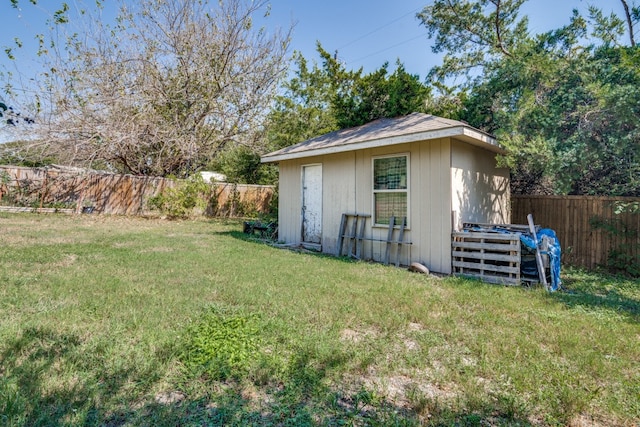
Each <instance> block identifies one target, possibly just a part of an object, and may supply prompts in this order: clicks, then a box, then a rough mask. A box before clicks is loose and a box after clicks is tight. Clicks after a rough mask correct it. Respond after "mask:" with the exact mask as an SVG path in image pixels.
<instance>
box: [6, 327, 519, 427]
mask: <svg viewBox="0 0 640 427" xmlns="http://www.w3.org/2000/svg"><path fill="white" fill-rule="evenodd" d="M2 348H3V350H2V353H0V425H3V426H5V425H6V426H62V425H85V426H123V425H134V426H137V425H140V426H142V425H145V426H148V425H154V426H177V425H180V426H189V425H194V426H195V425H198V426H199V425H213V426H223V425H224V426H245V425H259V426H312V425H323V426H338V425H371V426H376V425H379V426H386V425H396V426H417V425H423V424H429V425H478V426H479V425H487V423H490V424H491V425H513V424H514V423H517V424H518V425H521V426H527V425H529V424H528V423H527V422H526V421H525V420H524V419H523V418H522V417H518V416H516V415H513V414H507V415H505V411H504V410H503V411H500V410H496V409H494V408H490V407H483V408H482V410H481V411H480V412H478V413H477V414H474V413H472V414H465V413H454V412H451V411H449V410H447V409H443V408H442V407H441V406H438V404H437V402H434V401H419V402H415V403H416V405H417V407H416V408H411V407H407V405H401V406H399V405H397V404H395V403H394V402H392V401H390V400H388V399H386V398H384V397H380V396H376V395H375V393H372V392H370V391H367V390H365V389H364V388H359V389H355V390H352V391H348V390H351V389H352V388H353V387H354V385H352V384H346V385H344V386H342V387H341V389H344V390H346V391H342V390H341V391H336V390H335V388H332V387H330V386H329V385H327V384H328V381H327V379H328V376H329V374H330V373H331V372H332V371H334V370H335V369H338V370H339V368H340V366H342V365H343V364H345V363H346V362H347V360H346V359H345V358H346V357H347V355H346V354H337V355H336V354H326V355H324V356H323V355H320V354H317V353H315V352H313V351H309V350H304V349H301V350H299V351H298V352H297V353H296V355H295V356H293V358H292V359H291V362H290V366H289V367H288V368H287V369H286V373H280V374H276V373H273V372H270V373H266V374H265V376H264V378H262V380H258V381H256V379H255V378H254V379H253V381H249V380H248V379H246V378H245V379H244V380H241V381H227V382H223V383H221V382H215V381H210V380H206V379H192V380H193V381H204V384H205V387H204V388H205V389H207V390H209V391H208V392H206V393H200V395H204V397H202V398H190V397H188V396H187V395H186V394H184V393H182V392H175V393H174V396H177V397H175V398H165V399H162V398H158V396H155V397H153V396H151V395H150V393H151V388H152V386H153V384H155V383H156V382H157V381H159V380H160V375H159V372H158V371H159V370H160V369H158V368H147V369H139V368H138V367H135V366H132V365H133V364H132V363H131V364H129V365H128V364H127V363H123V366H122V367H119V368H109V367H105V366H103V365H102V366H101V365H99V364H97V363H91V364H89V365H87V363H86V360H85V359H91V360H94V359H95V358H96V357H97V355H96V354H94V352H93V351H89V352H87V350H83V343H82V340H81V338H80V337H78V336H76V335H72V334H61V333H57V332H55V331H52V330H46V329H37V328H31V329H27V330H25V331H24V333H23V334H22V335H21V336H19V337H16V338H15V339H14V340H12V341H11V342H7V343H5V345H3V346H2ZM163 351H164V350H163ZM87 353H90V354H87ZM150 357H154V355H150ZM155 357H157V356H155ZM69 365H70V366H72V369H73V373H72V374H71V375H67V376H63V375H61V374H60V372H59V371H60V370H61V369H69ZM65 366H66V368H65ZM150 366H152V365H150ZM187 380H188V379H187ZM188 381H191V380H188ZM185 388H186V389H189V388H190V387H189V386H188V385H187V386H186V387H185ZM416 409H417V410H418V411H422V413H423V414H426V412H428V413H429V414H431V415H430V417H426V416H423V417H421V416H420V415H419V413H418V412H417V411H416ZM425 411H426V412H425ZM476 412H477V411H476ZM506 412H508V411H506Z"/></svg>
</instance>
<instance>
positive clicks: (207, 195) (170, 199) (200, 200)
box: [147, 174, 214, 219]
mask: <svg viewBox="0 0 640 427" xmlns="http://www.w3.org/2000/svg"><path fill="white" fill-rule="evenodd" d="M175 183H176V185H175V186H174V187H170V188H167V189H166V190H165V191H164V192H163V193H161V194H158V195H156V196H153V197H151V198H149V200H148V201H147V204H148V205H149V207H151V208H153V209H158V210H159V211H160V212H162V213H163V214H165V215H167V217H168V218H171V219H178V218H188V217H190V216H192V215H194V214H195V211H196V210H202V211H204V209H205V208H206V207H207V203H208V201H209V200H210V199H211V198H212V197H213V192H214V186H213V185H210V184H207V183H206V182H205V181H204V179H203V178H202V176H201V175H200V174H195V175H192V176H191V177H189V178H187V179H185V180H176V181H175Z"/></svg>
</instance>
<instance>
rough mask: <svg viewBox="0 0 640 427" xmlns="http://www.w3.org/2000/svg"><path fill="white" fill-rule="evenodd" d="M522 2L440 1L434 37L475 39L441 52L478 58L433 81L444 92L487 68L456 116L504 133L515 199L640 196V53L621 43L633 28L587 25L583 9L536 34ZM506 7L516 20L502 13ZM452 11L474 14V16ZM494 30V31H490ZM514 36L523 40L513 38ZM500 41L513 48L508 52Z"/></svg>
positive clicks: (612, 22) (617, 22)
mask: <svg viewBox="0 0 640 427" xmlns="http://www.w3.org/2000/svg"><path fill="white" fill-rule="evenodd" d="M472 3H473V4H472ZM520 4H522V2H520V1H515V2H511V1H510V2H507V1H498V0H495V1H490V2H487V1H476V2H469V1H463V0H459V1H454V0H442V1H436V2H434V6H433V7H440V8H444V11H442V10H441V11H439V12H438V11H434V12H437V13H436V15H435V16H437V17H439V18H438V19H440V20H439V21H438V20H437V19H435V18H430V19H431V20H430V21H429V22H428V23H427V24H428V25H430V26H431V27H430V28H431V31H433V33H432V35H434V34H437V35H438V37H440V36H443V35H444V34H450V32H451V31H459V32H460V34H466V36H462V35H459V37H458V38H457V39H456V38H455V37H453V38H450V39H447V40H445V39H444V38H437V39H436V47H437V48H442V49H444V50H443V51H446V52H448V56H451V57H453V55H454V52H456V53H457V52H460V51H464V50H465V49H470V52H471V53H473V54H472V55H468V54H463V55H461V58H462V60H461V62H458V64H459V65H460V64H463V65H464V66H463V67H460V68H455V67H448V68H447V67H445V68H444V69H436V70H435V71H434V72H433V73H432V75H433V77H435V78H439V79H440V84H443V83H442V78H444V77H447V78H454V77H459V76H465V75H466V74H467V72H468V70H469V69H470V68H469V67H480V68H481V70H482V73H480V74H477V75H476V77H475V78H474V79H472V80H470V81H469V82H468V83H467V84H465V85H464V89H465V90H464V91H463V92H458V93H459V94H460V97H459V100H460V102H459V104H460V105H462V108H461V109H460V110H458V112H457V113H458V114H459V117H460V118H461V119H463V120H465V121H468V122H469V123H470V124H472V125H474V126H476V127H479V128H481V129H483V130H486V131H488V132H491V133H494V134H496V136H497V137H498V139H499V140H500V141H501V142H502V143H503V144H504V145H505V146H506V148H507V149H508V150H509V153H508V155H507V156H505V157H503V158H502V159H501V160H502V162H503V163H504V164H506V165H508V166H510V168H511V174H512V191H514V192H516V193H560V194H608V195H640V139H639V138H638V134H639V133H640V115H638V105H640V90H639V89H638V87H640V86H639V85H638V83H640V82H638V71H637V70H638V66H639V65H640V56H639V55H640V54H639V53H638V50H637V48H636V47H633V46H632V47H628V48H627V47H624V46H623V45H622V40H623V36H624V32H625V31H624V29H625V26H624V22H625V21H624V20H623V19H621V18H618V17H617V16H615V15H608V16H607V15H605V14H603V13H602V11H601V10H599V9H597V8H594V7H590V8H589V16H588V18H586V19H585V18H584V17H582V16H581V15H580V14H579V12H578V11H574V12H573V16H572V17H571V22H570V24H569V25H567V26H564V27H562V28H559V29H556V30H553V31H549V32H547V33H544V34H539V35H529V34H528V32H527V31H526V26H525V24H526V18H519V13H518V11H517V9H513V8H512V6H519V5H520ZM505 5H509V8H508V10H509V13H508V14H506V15H501V14H500V13H499V12H498V9H499V8H502V7H504V6H505ZM488 6H491V7H488ZM632 6H633V5H632ZM633 7H634V8H635V6H633ZM465 8H467V9H465ZM452 10H455V11H460V10H469V11H471V12H472V15H474V16H475V18H474V19H473V20H470V19H468V17H466V16H464V17H461V16H458V15H456V14H455V13H453V12H452ZM445 12H447V13H445ZM491 22H494V23H495V26H494V28H493V31H490V30H487V29H486V28H481V27H484V26H487V25H489V24H490V23H491ZM633 22H635V21H632V22H631V23H632V24H633ZM515 28H519V34H517V35H516V34H514V36H513V37H506V38H505V37H504V35H505V34H507V35H508V34H513V31H512V29H515ZM589 30H590V31H589ZM499 33H500V34H502V36H500V37H499V36H498V34H499ZM474 37H475V38H474ZM501 37H502V39H503V40H512V41H513V42H512V43H509V44H508V45H507V46H508V48H507V49H506V50H505V49H503V45H504V43H501V42H499V40H500V39H501ZM631 40H632V39H631ZM470 41H472V42H473V43H472V46H470V47H469V45H468V44H467V43H469V42H470ZM467 53H469V52H467ZM454 59H455V58H454ZM446 61H447V60H446V57H445V65H446V64H447V62H446ZM443 70H444V71H447V73H442V71H443ZM449 93H451V91H450V92H449Z"/></svg>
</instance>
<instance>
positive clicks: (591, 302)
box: [549, 273, 640, 323]
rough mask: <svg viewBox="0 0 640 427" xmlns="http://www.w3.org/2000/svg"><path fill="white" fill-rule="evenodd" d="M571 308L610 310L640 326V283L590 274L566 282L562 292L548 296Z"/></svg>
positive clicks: (567, 279)
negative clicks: (639, 323)
mask: <svg viewBox="0 0 640 427" xmlns="http://www.w3.org/2000/svg"><path fill="white" fill-rule="evenodd" d="M549 295H550V297H551V298H553V299H554V300H556V301H560V302H562V303H563V304H565V305H566V306H567V307H569V308H573V309H577V308H581V309H585V310H592V311H596V310H607V311H613V312H616V313H619V314H621V315H623V316H624V317H625V318H626V319H628V320H630V321H632V322H636V323H638V322H640V280H638V279H635V280H630V279H626V280H625V279H620V278H616V277H612V276H606V275H596V274H595V273H590V274H589V275H588V276H587V275H586V274H582V275H580V276H578V277H573V276H572V275H571V274H569V276H568V277H566V278H564V282H563V285H562V289H561V290H560V291H558V292H553V293H550V294H549Z"/></svg>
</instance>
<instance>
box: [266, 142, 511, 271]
mask: <svg viewBox="0 0 640 427" xmlns="http://www.w3.org/2000/svg"><path fill="white" fill-rule="evenodd" d="M394 154H398V155H400V154H409V156H410V165H409V168H410V171H409V172H410V195H409V206H410V212H409V229H408V230H407V231H406V233H405V241H411V242H412V243H413V244H412V245H411V246H404V247H403V249H402V252H401V258H400V259H401V263H402V264H408V263H410V262H414V261H418V262H421V263H423V264H424V265H426V266H427V267H428V268H429V269H430V270H432V271H434V272H440V273H445V274H449V273H451V230H452V225H453V224H452V219H451V218H452V215H451V212H452V210H457V211H458V212H460V217H461V218H462V220H464V221H477V222H508V220H509V217H508V216H509V213H508V212H509V210H508V209H507V207H508V202H509V188H508V177H509V175H508V171H507V170H505V169H496V162H495V155H494V154H492V153H490V152H488V151H486V150H483V149H480V148H476V147H473V146H470V145H469V144H466V143H464V142H460V141H456V140H452V139H450V138H440V139H434V140H429V141H421V142H412V143H407V144H399V145H394V146H386V147H377V148H369V149H364V150H358V151H352V152H346V153H339V154H330V155H325V156H316V157H309V158H305V159H301V160H295V159H293V160H285V161H282V162H280V193H279V197H280V210H279V232H280V234H279V238H280V240H284V241H285V242H287V243H292V244H299V243H300V241H301V203H302V200H301V194H302V188H301V173H302V166H303V165H308V164H322V167H323V174H322V176H323V212H322V218H323V223H322V251H323V252H327V253H335V251H336V249H337V239H338V233H339V228H340V220H341V216H342V214H343V213H346V212H349V213H356V212H357V213H364V214H370V215H371V214H372V213H373V190H372V186H373V179H372V167H373V166H372V158H373V157H376V156H385V155H394ZM387 233H388V228H387V227H373V226H372V223H371V221H370V220H369V221H367V228H366V230H365V236H367V237H371V238H373V239H378V240H385V239H386V237H387ZM385 247H386V245H385V244H384V243H382V242H376V241H367V242H365V244H364V247H363V249H364V253H363V256H364V257H365V258H368V259H374V260H377V261H381V260H383V259H384V255H385ZM393 254H394V255H395V251H394V252H393ZM391 261H392V262H395V256H394V258H393V259H392V260H391Z"/></svg>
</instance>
